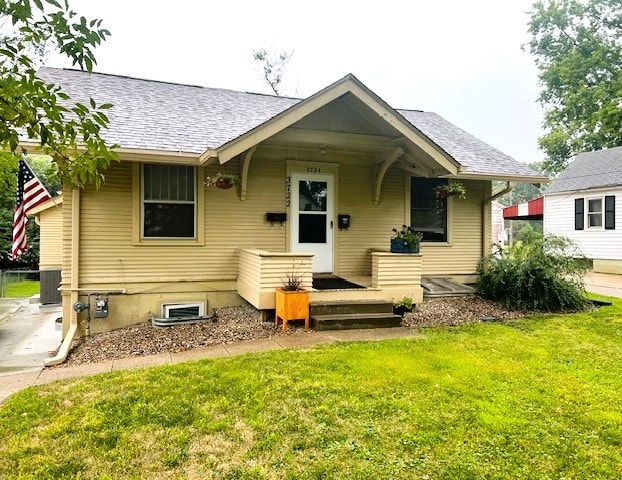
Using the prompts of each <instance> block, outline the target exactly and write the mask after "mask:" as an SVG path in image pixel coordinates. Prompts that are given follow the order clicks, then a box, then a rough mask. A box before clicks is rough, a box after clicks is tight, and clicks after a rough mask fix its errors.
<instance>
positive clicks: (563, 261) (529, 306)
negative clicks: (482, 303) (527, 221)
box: [476, 235, 587, 312]
mask: <svg viewBox="0 0 622 480" xmlns="http://www.w3.org/2000/svg"><path fill="white" fill-rule="evenodd" d="M586 265H587V263H586V259H585V256H584V255H583V254H582V253H581V251H580V250H579V248H578V247H577V246H576V245H575V244H574V243H573V242H572V241H571V240H570V239H568V238H565V237H559V236H555V235H546V236H542V235H529V240H528V242H517V243H516V244H515V245H514V246H512V247H511V248H509V249H501V250H499V251H498V252H497V253H495V254H493V255H489V256H487V257H485V258H483V259H482V260H481V261H480V263H479V265H478V272H477V273H478V275H479V279H478V281H477V285H476V288H477V293H478V295H480V296H481V297H483V298H487V299H491V300H498V301H501V302H503V304H504V305H505V306H506V308H510V309H516V310H539V311H550V312H555V311H562V310H581V309H584V308H585V307H586V304H587V299H586V298H585V289H584V286H583V276H584V275H585V272H586Z"/></svg>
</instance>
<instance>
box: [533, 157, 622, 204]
mask: <svg viewBox="0 0 622 480" xmlns="http://www.w3.org/2000/svg"><path fill="white" fill-rule="evenodd" d="M620 185H622V147H614V148H609V149H607V150H599V151H597V152H584V153H580V154H579V155H577V157H576V158H575V160H574V161H573V162H572V163H570V165H568V167H566V170H564V171H563V172H562V173H560V174H559V177H557V178H556V179H555V180H554V181H553V183H552V184H551V186H550V187H549V188H547V189H546V191H545V192H544V193H545V195H546V194H549V193H559V192H571V191H575V190H588V189H591V188H603V187H616V186H620Z"/></svg>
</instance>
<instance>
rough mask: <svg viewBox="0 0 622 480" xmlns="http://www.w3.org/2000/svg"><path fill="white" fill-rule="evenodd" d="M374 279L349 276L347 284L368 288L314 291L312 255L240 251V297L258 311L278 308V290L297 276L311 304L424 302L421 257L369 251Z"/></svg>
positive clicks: (371, 277) (238, 290) (365, 276)
mask: <svg viewBox="0 0 622 480" xmlns="http://www.w3.org/2000/svg"><path fill="white" fill-rule="evenodd" d="M369 255H370V256H371V275H365V274H360V275H347V276H343V277H342V278H344V280H347V281H349V282H352V283H354V284H358V285H360V286H362V287H365V288H346V289H328V290H317V289H314V288H313V272H312V267H313V254H312V253H297V252H269V251H266V250H257V249H241V250H240V251H239V269H238V279H237V292H238V294H239V295H240V296H241V297H242V298H244V299H245V300H246V301H248V302H249V303H250V304H251V305H253V306H254V307H255V308H257V309H259V310H272V309H274V308H275V289H276V288H277V287H280V286H282V284H283V279H284V278H285V277H286V276H287V275H288V274H290V275H292V274H294V275H298V276H300V277H301V279H302V284H303V286H304V288H306V289H307V290H309V292H310V294H309V300H310V302H311V303H323V302H333V301H365V300H369V301H372V300H385V301H393V300H395V299H400V298H402V297H404V296H408V297H411V298H412V299H413V301H414V303H421V302H423V289H422V287H421V272H422V260H423V257H422V255H421V254H402V253H390V252H388V251H370V252H369Z"/></svg>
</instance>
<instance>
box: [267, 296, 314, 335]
mask: <svg viewBox="0 0 622 480" xmlns="http://www.w3.org/2000/svg"><path fill="white" fill-rule="evenodd" d="M279 318H280V319H281V320H283V331H284V332H287V322H288V321H289V320H301V319H304V321H305V329H307V330H309V292H308V291H307V290H296V291H293V292H289V291H286V290H283V289H282V288H277V289H276V315H275V316H274V323H276V324H277V325H278V323H279Z"/></svg>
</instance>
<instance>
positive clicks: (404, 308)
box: [393, 297, 413, 316]
mask: <svg viewBox="0 0 622 480" xmlns="http://www.w3.org/2000/svg"><path fill="white" fill-rule="evenodd" d="M412 311H413V299H412V298H411V297H404V298H402V299H401V300H397V301H395V300H394V301H393V313H394V314H395V315H400V316H404V313H406V312H412Z"/></svg>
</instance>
